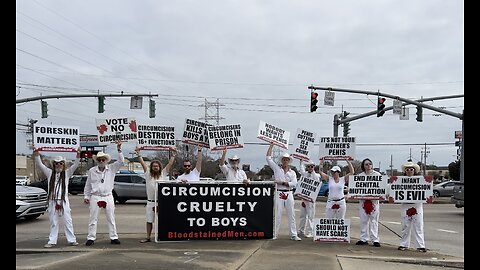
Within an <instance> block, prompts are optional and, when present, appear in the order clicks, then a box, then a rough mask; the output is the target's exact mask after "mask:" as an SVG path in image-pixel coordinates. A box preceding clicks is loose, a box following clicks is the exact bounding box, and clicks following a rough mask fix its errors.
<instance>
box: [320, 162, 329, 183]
mask: <svg viewBox="0 0 480 270" xmlns="http://www.w3.org/2000/svg"><path fill="white" fill-rule="evenodd" d="M322 169H323V159H320V163H319V165H318V173H320V176H321V177H322V179H324V180H328V174H326V173H324V172H323V170H322Z"/></svg>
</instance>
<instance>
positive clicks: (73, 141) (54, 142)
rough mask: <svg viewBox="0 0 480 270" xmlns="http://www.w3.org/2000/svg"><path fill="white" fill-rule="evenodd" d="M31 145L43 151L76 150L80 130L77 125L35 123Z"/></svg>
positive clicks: (78, 145)
mask: <svg viewBox="0 0 480 270" xmlns="http://www.w3.org/2000/svg"><path fill="white" fill-rule="evenodd" d="M33 145H34V146H35V148H36V149H37V150H38V151H44V152H76V151H77V149H78V147H80V131H79V128H78V127H71V126H56V125H42V124H35V125H34V126H33Z"/></svg>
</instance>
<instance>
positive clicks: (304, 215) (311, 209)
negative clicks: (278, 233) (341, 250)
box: [298, 160, 320, 238]
mask: <svg viewBox="0 0 480 270" xmlns="http://www.w3.org/2000/svg"><path fill="white" fill-rule="evenodd" d="M314 167H315V163H313V162H312V161H306V162H303V160H300V174H301V175H302V176H303V177H307V178H310V179H313V180H315V181H320V174H318V173H316V172H315V171H314ZM305 168H306V170H305ZM301 206H302V207H301V208H300V224H299V225H298V227H299V229H298V235H303V236H305V237H307V238H312V237H313V218H314V216H315V202H310V201H307V200H302V204H301Z"/></svg>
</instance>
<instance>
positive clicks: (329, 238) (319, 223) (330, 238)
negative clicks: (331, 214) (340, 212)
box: [313, 218, 350, 243]
mask: <svg viewBox="0 0 480 270" xmlns="http://www.w3.org/2000/svg"><path fill="white" fill-rule="evenodd" d="M313 230H314V235H313V241H315V242H346V243H350V219H335V218H314V219H313Z"/></svg>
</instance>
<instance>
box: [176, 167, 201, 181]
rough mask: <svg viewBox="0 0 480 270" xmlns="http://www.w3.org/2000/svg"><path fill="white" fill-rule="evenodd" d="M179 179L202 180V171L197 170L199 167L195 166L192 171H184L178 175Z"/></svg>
mask: <svg viewBox="0 0 480 270" xmlns="http://www.w3.org/2000/svg"><path fill="white" fill-rule="evenodd" d="M177 180H187V181H200V172H199V171H198V170H197V167H195V168H194V169H193V170H191V171H190V173H188V174H185V173H183V174H182V175H180V176H178V177H177Z"/></svg>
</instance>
